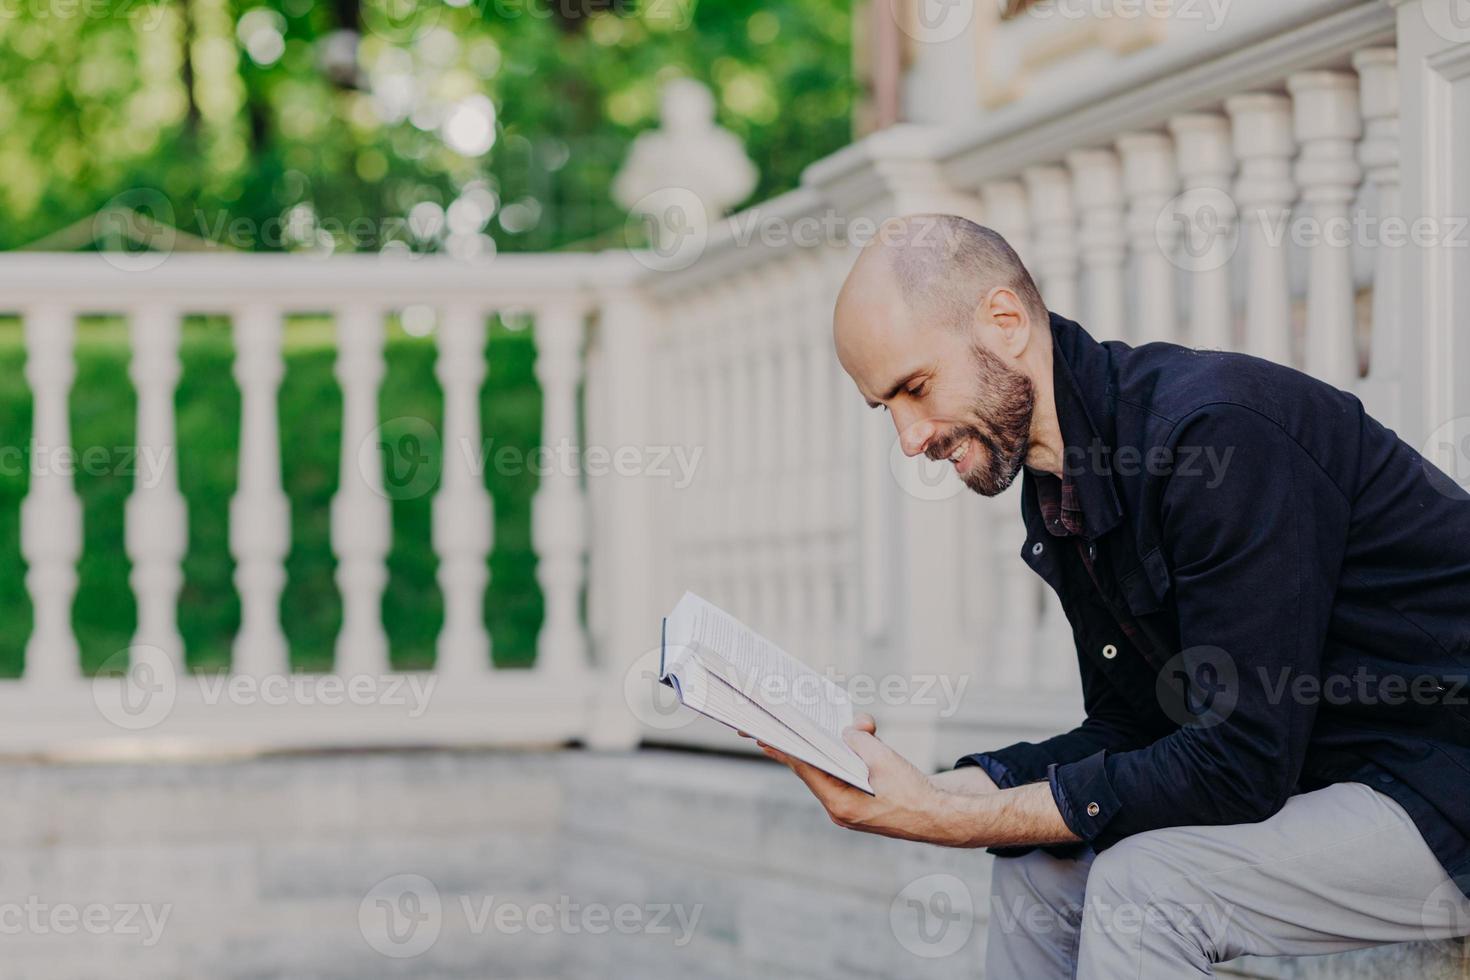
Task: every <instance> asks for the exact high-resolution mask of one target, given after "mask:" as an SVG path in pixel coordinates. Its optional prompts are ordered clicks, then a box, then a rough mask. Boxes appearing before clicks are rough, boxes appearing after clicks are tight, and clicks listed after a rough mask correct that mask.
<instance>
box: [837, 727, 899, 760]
mask: <svg viewBox="0 0 1470 980" xmlns="http://www.w3.org/2000/svg"><path fill="white" fill-rule="evenodd" d="M842 740H843V741H844V742H846V743H847V747H848V748H850V749H852V750H853V751H854V752H856V753H857V754H858V758H859V759H862V760H863V761H864V762H866V763H867V764H868V765H869V766H872V765H873V764H874V763H877V762H879V761H880V760H882V759H884V758H886V757H887V756H889V755H891V754H893V750H892V749H890V748H889V747H888V746H886V745H884V744H883V743H882V742H881V741H879V740H878V736H876V735H873V734H871V733H869V732H865V731H862V730H861V729H858V728H849V729H846V730H845V731H843V733H842Z"/></svg>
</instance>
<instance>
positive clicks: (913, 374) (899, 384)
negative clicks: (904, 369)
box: [868, 371, 922, 408]
mask: <svg viewBox="0 0 1470 980" xmlns="http://www.w3.org/2000/svg"><path fill="white" fill-rule="evenodd" d="M920 373H922V372H920V371H910V372H909V373H908V374H907V375H906V376H905V377H904V378H903V379H902V380H900V381H896V382H894V383H893V386H892V387H891V388H889V389H888V390H887V391H885V392H884V393H883V394H882V395H881V396H880V397H879V398H878V400H877V401H873V400H872V399H869V400H868V407H869V408H877V407H878V406H879V405H880V404H882V403H883V402H886V401H888V399H890V398H892V397H893V396H895V395H897V394H898V393H899V392H900V391H903V390H904V389H905V388H907V387H908V386H909V383H910V382H912V381H913V380H914V379H915V378H917V377H918V376H919V374H920Z"/></svg>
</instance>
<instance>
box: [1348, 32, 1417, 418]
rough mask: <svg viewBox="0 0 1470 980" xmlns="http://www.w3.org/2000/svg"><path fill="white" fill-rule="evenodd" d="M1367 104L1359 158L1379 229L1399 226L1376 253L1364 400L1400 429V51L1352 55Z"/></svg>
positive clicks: (1380, 240) (1383, 238) (1376, 415)
mask: <svg viewBox="0 0 1470 980" xmlns="http://www.w3.org/2000/svg"><path fill="white" fill-rule="evenodd" d="M1353 67H1354V68H1356V69H1357V70H1358V78H1359V83H1360V85H1359V94H1360V96H1361V98H1362V103H1363V121H1364V132H1363V142H1362V143H1361V144H1360V145H1359V146H1358V159H1359V161H1360V162H1361V163H1362V165H1363V170H1364V172H1365V173H1366V174H1367V177H1368V180H1369V181H1370V182H1371V183H1372V185H1373V188H1374V190H1375V191H1376V193H1377V195H1378V202H1377V206H1378V227H1379V228H1380V229H1383V228H1384V227H1385V225H1384V223H1385V222H1390V223H1398V224H1399V225H1400V226H1399V227H1398V228H1396V229H1395V230H1394V232H1393V233H1391V234H1386V235H1385V234H1380V235H1379V238H1378V242H1377V245H1376V251H1375V253H1374V269H1373V322H1372V324H1371V327H1370V331H1369V346H1368V351H1369V356H1368V378H1367V380H1366V381H1365V382H1364V384H1363V392H1362V394H1363V400H1364V401H1365V402H1367V403H1368V410H1369V411H1370V412H1372V413H1373V416H1374V418H1376V419H1378V420H1379V421H1380V422H1382V423H1383V424H1384V425H1386V426H1388V427H1389V428H1391V429H1397V428H1399V425H1400V421H1399V414H1400V412H1399V388H1398V386H1399V383H1400V378H1401V371H1402V367H1401V365H1402V360H1403V354H1402V344H1403V333H1402V329H1401V325H1400V313H1399V290H1400V288H1401V286H1400V274H1399V260H1400V257H1401V256H1402V254H1403V250H1404V249H1403V246H1404V236H1405V234H1406V229H1405V228H1404V227H1402V222H1403V215H1402V213H1401V211H1402V208H1401V206H1400V203H1399V83H1398V50H1397V49H1396V48H1368V49H1366V50H1363V51H1359V52H1357V53H1355V54H1354V55H1353Z"/></svg>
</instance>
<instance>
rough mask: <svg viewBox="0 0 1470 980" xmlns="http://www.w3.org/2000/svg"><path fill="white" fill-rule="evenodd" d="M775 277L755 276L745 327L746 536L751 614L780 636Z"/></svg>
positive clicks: (777, 288)
mask: <svg viewBox="0 0 1470 980" xmlns="http://www.w3.org/2000/svg"><path fill="white" fill-rule="evenodd" d="M774 278H775V276H774V270H768V269H762V270H761V272H759V273H757V275H756V279H755V287H754V289H753V290H752V291H751V296H752V298H753V299H752V306H753V309H752V315H751V316H750V318H749V319H748V320H747V321H746V325H745V333H746V337H745V341H746V344H747V351H748V357H749V359H750V385H751V393H752V396H753V400H752V401H751V402H750V404H749V409H748V411H747V412H746V413H744V414H746V415H747V416H748V421H749V426H750V428H749V435H748V438H749V442H748V443H747V455H746V473H747V482H746V491H745V493H744V495H743V497H744V501H743V508H742V514H743V524H742V537H743V538H744V548H745V553H746V556H747V557H746V563H747V564H746V569H745V575H746V576H747V580H748V582H749V588H750V612H749V615H750V617H751V618H752V619H753V620H754V621H756V622H761V623H766V624H767V625H766V627H765V629H767V630H768V631H771V632H773V633H777V634H778V635H779V633H778V630H777V627H778V626H779V625H780V617H779V616H777V615H776V613H775V605H776V603H775V599H776V592H777V590H778V589H779V582H778V578H777V568H776V562H775V561H774V555H773V552H774V547H773V545H774V539H775V534H774V530H775V529H774V528H773V527H772V524H771V522H772V520H773V518H774V516H775V510H776V505H775V492H774V491H775V488H776V484H775V480H776V466H775V465H773V464H774V462H775V461H774V460H773V459H772V455H773V452H774V451H776V449H777V443H776V438H777V436H776V425H777V422H776V352H775V350H774V349H773V344H772V341H773V339H774V337H773V334H774V329H773V328H774V326H775V321H776V319H777V318H778V317H779V316H780V308H779V305H778V297H779V291H780V285H779V284H778V283H776V282H773V281H772V280H773V279H774ZM757 297H758V298H757Z"/></svg>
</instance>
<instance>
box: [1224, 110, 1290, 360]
mask: <svg viewBox="0 0 1470 980" xmlns="http://www.w3.org/2000/svg"><path fill="white" fill-rule="evenodd" d="M1225 111H1226V112H1228V113H1230V124H1231V130H1232V132H1233V134H1234V139H1235V155H1236V157H1238V158H1239V160H1240V174H1239V176H1238V177H1237V178H1236V182H1235V200H1236V204H1237V206H1238V208H1239V210H1240V221H1241V224H1242V225H1243V226H1244V235H1243V237H1244V239H1245V245H1246V249H1247V250H1248V261H1249V266H1248V277H1247V286H1246V301H1245V349H1246V351H1247V352H1248V353H1251V354H1254V355H1256V356H1257V357H1264V358H1266V359H1267V360H1270V361H1275V362H1276V363H1278V364H1290V363H1292V356H1291V346H1292V345H1291V295H1290V291H1289V288H1288V283H1287V269H1288V267H1287V260H1288V257H1289V256H1288V251H1287V245H1288V243H1289V241H1290V239H1289V238H1288V236H1287V221H1288V220H1289V215H1290V208H1291V202H1292V200H1293V199H1294V197H1295V196H1296V185H1295V184H1293V183H1292V179H1291V158H1292V154H1293V153H1294V152H1295V150H1296V143H1295V141H1294V140H1293V139H1292V131H1291V100H1290V99H1288V98H1287V97H1286V96H1284V95H1278V94H1276V93H1274V92H1251V93H1248V94H1246V95H1237V96H1233V97H1231V98H1229V99H1227V100H1225Z"/></svg>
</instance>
